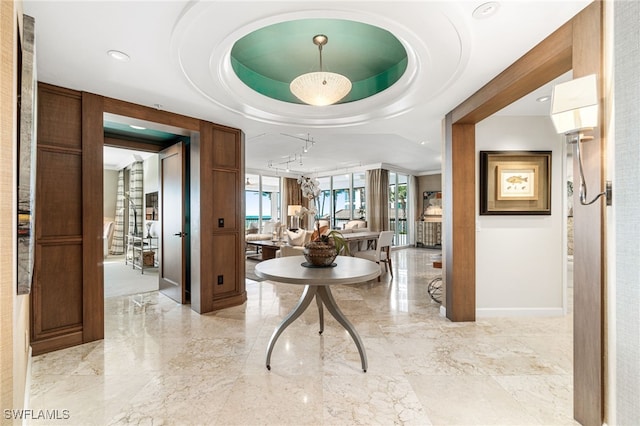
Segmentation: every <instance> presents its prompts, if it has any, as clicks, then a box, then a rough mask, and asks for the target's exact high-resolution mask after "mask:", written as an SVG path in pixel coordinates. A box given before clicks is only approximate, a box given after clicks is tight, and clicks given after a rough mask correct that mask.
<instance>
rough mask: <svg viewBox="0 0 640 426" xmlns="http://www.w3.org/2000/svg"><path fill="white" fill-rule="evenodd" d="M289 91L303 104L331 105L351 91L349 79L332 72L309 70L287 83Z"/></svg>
mask: <svg viewBox="0 0 640 426" xmlns="http://www.w3.org/2000/svg"><path fill="white" fill-rule="evenodd" d="M289 87H290V89H291V93H293V94H294V95H295V96H296V97H297V98H298V99H300V100H301V101H302V102H304V103H305V104H309V105H316V106H324V105H332V104H335V103H336V102H338V101H339V100H340V99H342V98H344V97H345V96H347V94H348V93H349V92H350V91H351V81H349V79H348V78H347V77H345V76H343V75H340V74H336V73H333V72H326V71H320V72H310V73H307V74H302V75H301V76H298V77H296V78H295V79H294V80H293V81H292V82H291V84H290V85H289Z"/></svg>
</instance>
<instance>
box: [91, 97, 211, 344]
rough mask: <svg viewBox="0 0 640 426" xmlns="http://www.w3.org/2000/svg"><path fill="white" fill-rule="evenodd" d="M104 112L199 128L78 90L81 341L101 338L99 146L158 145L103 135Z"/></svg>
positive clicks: (193, 122) (186, 119) (185, 119)
mask: <svg viewBox="0 0 640 426" xmlns="http://www.w3.org/2000/svg"><path fill="white" fill-rule="evenodd" d="M105 113H109V114H115V115H118V116H122V117H131V118H134V119H138V120H143V121H150V122H154V123H159V124H164V125H168V126H172V127H176V128H181V129H184V130H186V131H189V132H191V133H196V132H199V129H200V120H198V119H195V118H190V117H186V116H182V115H178V114H174V113H170V112H167V111H161V110H157V109H153V108H149V107H145V106H142V105H136V104H131V103H129V102H125V101H121V100H117V99H113V98H106V97H103V96H100V95H95V94H92V93H87V92H82V123H83V126H82V139H83V144H84V145H85V148H84V149H86V153H87V154H86V155H84V154H83V156H82V158H83V160H82V182H83V185H82V187H83V194H82V195H83V229H84V236H83V237H84V241H86V243H85V244H84V251H85V259H86V260H87V261H85V262H84V264H83V312H84V317H83V327H82V334H83V336H82V337H83V338H82V340H83V342H89V341H93V340H99V339H103V338H104V264H103V261H104V259H103V257H104V254H103V250H104V248H103V243H102V232H103V211H104V208H103V204H104V188H103V181H104V171H103V168H104V164H103V163H104V159H103V147H104V146H105V144H107V145H110V146H120V147H123V148H135V149H140V150H147V151H151V152H153V151H154V150H156V149H158V148H160V149H161V148H162V147H157V146H153V145H152V144H148V145H145V144H141V143H135V144H134V145H132V144H131V142H130V141H123V140H118V139H113V138H106V139H105V137H104V114H105ZM96 283H97V284H96Z"/></svg>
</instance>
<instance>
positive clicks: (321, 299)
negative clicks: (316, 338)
mask: <svg viewBox="0 0 640 426" xmlns="http://www.w3.org/2000/svg"><path fill="white" fill-rule="evenodd" d="M314 297H315V298H316V303H317V305H318V314H319V317H320V331H319V333H320V334H322V332H323V331H324V312H323V309H322V305H323V304H324V306H326V307H327V310H328V311H329V313H331V315H332V316H333V317H334V318H335V319H336V321H338V322H339V323H340V324H341V325H342V326H343V327H344V328H345V330H347V332H348V333H349V334H350V335H351V338H352V339H353V341H354V342H355V344H356V347H357V348H358V353H359V354H360V361H361V362H362V370H363V371H364V372H365V373H366V372H367V355H366V353H365V351H364V345H363V344H362V340H360V336H359V335H358V333H357V332H356V329H355V328H354V327H353V325H352V324H351V323H350V322H349V320H347V318H345V316H344V314H343V313H342V311H341V310H340V308H338V305H337V304H336V301H335V299H334V298H333V295H332V294H331V290H330V289H329V286H314V285H307V286H305V287H304V291H303V292H302V296H301V297H300V300H299V301H298V304H297V305H296V307H295V308H294V309H293V310H292V311H291V312H290V313H289V314H288V315H287V317H286V318H285V319H284V320H283V321H282V322H281V323H280V325H279V326H278V328H276V329H275V331H274V332H273V334H272V335H271V339H270V340H269V346H268V347H267V361H266V365H267V370H271V352H272V351H273V347H274V346H275V344H276V340H278V337H280V335H281V334H282V332H283V331H284V330H285V329H286V328H287V327H289V325H291V323H293V322H294V321H295V320H296V319H297V318H298V317H299V316H300V315H302V313H303V312H304V311H305V310H306V309H307V308H308V307H309V305H310V304H311V301H312V300H313V298H314Z"/></svg>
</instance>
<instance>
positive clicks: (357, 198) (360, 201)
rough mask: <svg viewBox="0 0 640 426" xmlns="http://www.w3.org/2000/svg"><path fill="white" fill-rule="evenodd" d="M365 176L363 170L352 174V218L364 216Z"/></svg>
mask: <svg viewBox="0 0 640 426" xmlns="http://www.w3.org/2000/svg"><path fill="white" fill-rule="evenodd" d="M365 176H366V174H365V173H364V172H360V173H354V174H353V200H352V203H353V204H352V206H353V209H352V211H351V217H352V218H353V219H365V218H366V213H367V211H366V198H365V195H366V194H365V191H364V188H365V181H366V177H365Z"/></svg>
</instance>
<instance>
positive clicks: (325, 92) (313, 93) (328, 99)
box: [289, 34, 351, 106]
mask: <svg viewBox="0 0 640 426" xmlns="http://www.w3.org/2000/svg"><path fill="white" fill-rule="evenodd" d="M328 41H329V38H328V37H327V36H326V35H324V34H318V35H316V36H315V37H313V44H315V45H316V46H318V51H319V52H320V71H318V72H310V73H306V74H302V75H300V76H298V77H296V78H295V79H293V81H292V82H291V84H290V85H289V88H290V89H291V93H293V94H294V95H295V96H296V97H297V98H298V99H300V100H301V101H302V102H304V103H306V104H309V105H315V106H325V105H332V104H335V103H336V102H338V101H339V100H340V99H342V98H344V97H345V96H347V94H348V93H349V92H350V91H351V81H349V79H348V78H347V77H345V76H343V75H341V74H336V73H333V72H327V71H323V70H322V46H324V45H325V44H327V42H328Z"/></svg>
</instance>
